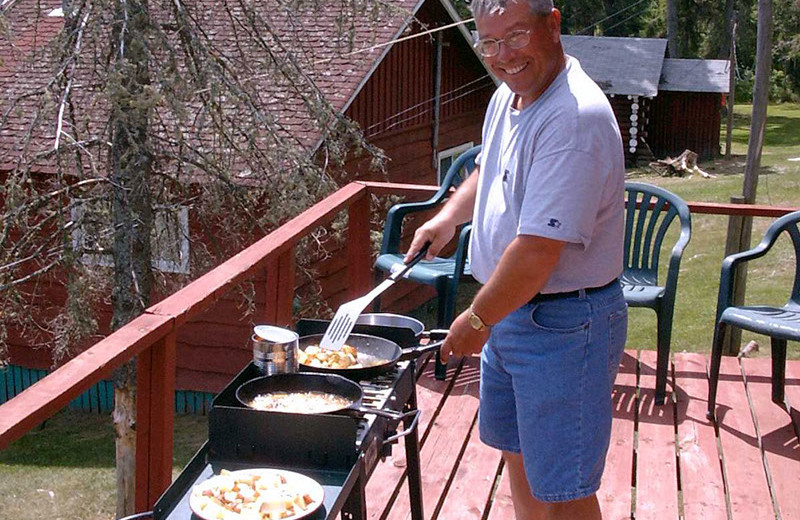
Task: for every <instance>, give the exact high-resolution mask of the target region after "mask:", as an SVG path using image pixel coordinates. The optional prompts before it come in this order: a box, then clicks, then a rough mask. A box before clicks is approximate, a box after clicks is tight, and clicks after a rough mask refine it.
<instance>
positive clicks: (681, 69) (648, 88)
mask: <svg viewBox="0 0 800 520" xmlns="http://www.w3.org/2000/svg"><path fill="white" fill-rule="evenodd" d="M561 38H562V41H563V43H564V50H565V51H566V52H567V54H570V55H572V56H575V57H576V58H578V60H579V61H580V62H581V65H582V66H583V68H584V70H586V73H587V74H589V76H591V78H592V79H593V80H595V82H597V84H598V85H600V87H601V88H602V89H603V92H605V93H606V95H607V96H608V97H609V99H610V101H611V105H612V107H613V108H614V113H615V114H616V115H617V121H618V123H619V127H620V131H621V133H622V141H623V144H624V145H625V156H626V162H627V163H628V164H629V165H635V164H636V163H638V162H645V163H647V162H650V161H652V160H655V159H662V158H664V157H666V156H668V155H669V156H673V157H674V156H677V155H679V154H680V153H682V152H683V151H684V150H686V149H689V150H692V151H693V152H696V153H697V154H698V155H699V156H700V158H701V159H710V158H713V157H717V156H718V155H719V154H720V149H719V135H720V118H721V108H722V106H723V105H724V103H723V100H724V97H723V96H724V95H726V94H728V90H729V86H728V85H729V82H728V78H729V74H730V64H729V62H728V61H726V60H698V59H670V58H666V50H667V41H666V40H665V39H662V38H621V37H608V36H602V37H601V36H568V35H564V36H562V37H561Z"/></svg>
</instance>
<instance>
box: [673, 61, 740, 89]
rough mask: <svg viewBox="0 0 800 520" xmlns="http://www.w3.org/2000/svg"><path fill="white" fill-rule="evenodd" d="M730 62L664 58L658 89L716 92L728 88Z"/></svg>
mask: <svg viewBox="0 0 800 520" xmlns="http://www.w3.org/2000/svg"><path fill="white" fill-rule="evenodd" d="M729 81H730V62H729V61H728V60H687V59H671V58H667V59H665V60H664V67H663V68H662V69H661V81H659V83H658V88H659V90H673V91H680V92H717V93H722V94H727V93H728V92H729V90H730V83H729Z"/></svg>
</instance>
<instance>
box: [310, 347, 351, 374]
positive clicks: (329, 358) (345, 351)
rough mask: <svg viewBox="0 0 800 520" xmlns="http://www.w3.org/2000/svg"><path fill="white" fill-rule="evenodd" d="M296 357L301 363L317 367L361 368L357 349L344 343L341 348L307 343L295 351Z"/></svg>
mask: <svg viewBox="0 0 800 520" xmlns="http://www.w3.org/2000/svg"><path fill="white" fill-rule="evenodd" d="M297 359H298V361H299V362H300V364H302V365H306V366H311V367H318V368H361V364H360V363H359V362H358V350H356V348H355V347H352V346H350V345H344V346H343V347H342V349H341V350H327V349H323V348H321V347H319V345H309V346H307V347H306V348H305V349H300V350H299V351H298V352H297Z"/></svg>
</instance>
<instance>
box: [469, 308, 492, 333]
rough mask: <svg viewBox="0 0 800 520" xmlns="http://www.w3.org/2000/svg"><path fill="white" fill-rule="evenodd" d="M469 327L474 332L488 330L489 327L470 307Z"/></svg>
mask: <svg viewBox="0 0 800 520" xmlns="http://www.w3.org/2000/svg"><path fill="white" fill-rule="evenodd" d="M469 326H470V327H472V328H473V329H475V330H479V331H484V330H488V329H489V325H486V323H484V322H483V320H482V319H481V317H480V316H478V315H477V314H475V311H474V310H472V305H470V306H469Z"/></svg>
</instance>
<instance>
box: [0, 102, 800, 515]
mask: <svg viewBox="0 0 800 520" xmlns="http://www.w3.org/2000/svg"><path fill="white" fill-rule="evenodd" d="M749 114H750V107H749V106H740V107H737V110H736V117H735V128H734V133H733V153H734V156H733V158H732V159H731V160H727V161H726V160H717V161H714V162H711V163H704V164H701V165H700V166H701V167H702V168H703V169H704V170H706V171H709V172H710V173H713V174H715V175H717V177H716V178H714V179H704V178H701V177H699V176H695V177H692V178H666V177H659V176H657V175H654V174H652V173H649V172H646V171H633V172H630V173H629V176H630V178H631V179H636V180H638V181H642V182H650V183H653V184H658V185H660V186H663V187H665V188H667V189H669V190H671V191H674V192H675V193H677V194H679V195H680V196H681V197H683V198H684V199H685V200H687V201H709V202H727V201H728V200H729V199H730V197H731V196H732V195H740V194H741V191H742V184H743V177H744V175H743V174H744V158H745V155H746V151H747V134H748V130H749ZM768 121H769V124H768V126H767V131H766V142H765V147H764V151H763V157H762V174H761V177H760V180H759V186H758V202H759V203H763V204H774V205H781V206H800V161H791V160H790V159H794V158H800V105H797V104H795V105H778V106H772V107H770V110H769V118H768ZM724 135H725V134H724V126H723V133H722V140H723V142H724ZM768 224H769V220H768V219H757V220H756V223H755V230H754V232H753V236H754V243H756V242H757V241H758V240H760V238H761V236H762V235H763V232H764V230H765V229H766V227H767V225H768ZM726 228H727V219H726V218H725V217H721V216H702V215H695V216H694V218H693V235H692V240H691V242H690V244H689V246H688V248H687V249H686V251H685V253H684V258H683V262H682V266H681V274H680V279H679V282H678V285H679V295H678V301H677V307H676V311H675V320H674V328H673V346H672V349H673V352H679V351H683V350H686V351H692V352H708V350H709V346H710V343H711V335H712V328H713V322H714V312H715V305H716V295H717V285H718V280H719V266H720V262H721V260H722V257H723V252H724V251H723V248H724V243H725V234H726ZM785 242H788V240H786V241H785ZM781 245H782V247H780V248H779V249H778V250H777V251H776V252H775V253H773V254H771V255H770V256H769V257H768V258H766V259H763V260H762V261H759V262H758V263H757V264H753V267H752V269H751V270H750V271H749V280H750V281H751V282H752V285H751V287H750V289H749V290H748V301H756V300H758V301H771V302H775V303H779V302H780V303H783V302H784V301H785V300H786V297H787V295H788V291H789V288H788V287H789V285H790V281H791V276H792V275H793V273H792V271H793V267H794V265H793V263H791V262H790V259H791V258H793V253H792V252H791V250H790V249H789V247H788V244H787V243H784V244H781ZM475 290H476V284H467V285H466V286H465V290H463V291H461V294H460V295H459V307H460V308H462V309H463V308H465V307H466V306H467V305H468V303H469V301H470V299H471V297H472V295H473V294H474V292H475ZM414 314H415V315H416V316H417V317H418V318H420V319H422V320H423V321H424V322H425V323H426V325H428V326H429V327H432V326H433V325H435V323H434V322H435V302H431V303H430V304H427V305H425V306H423V307H421V308H420V309H418V310H417V312H415V313H414ZM752 338H753V336H752V335H748V334H747V333H745V334H744V336H743V341H745V342H747V341H748V340H749V339H752ZM756 339H758V340H759V343H760V344H761V345H762V352H761V354H760V355H767V354H768V352H769V348H768V346H769V343H768V341H765V340H763V339H760V338H756ZM628 344H629V345H630V346H631V347H636V348H639V347H641V348H655V314H654V313H653V312H652V311H649V310H647V309H632V310H631V321H630V327H629V341H628ZM790 356H791V357H793V358H800V350H799V349H798V346H797V345H796V344H790ZM206 437H207V418H206V417H203V416H185V415H184V416H177V417H176V421H175V458H174V461H173V462H174V473H175V474H177V472H178V471H179V470H180V468H182V467H183V466H184V465H185V464H186V463H187V462H188V460H189V458H190V457H191V455H192V454H193V453H194V452H195V451H196V450H197V449H198V448H199V447H200V445H201V444H202V442H203V441H204V440H205V438H206ZM114 493H115V472H114V433H113V430H112V428H111V420H110V417H109V416H108V415H93V414H85V413H78V412H72V411H64V412H61V413H59V414H57V415H56V416H55V417H53V418H52V419H50V420H48V421H47V422H46V423H45V425H44V427H43V428H39V429H35V430H34V431H32V432H30V433H28V434H27V435H26V436H25V437H23V438H22V439H21V440H19V441H17V442H15V443H14V444H13V445H12V446H11V447H10V448H9V449H7V450H5V451H3V452H0V518H2V519H6V518H8V519H12V518H13V519H15V520H40V519H42V518H48V519H53V520H56V519H70V520H71V519H76V520H77V519H80V520H94V519H110V518H113V517H114V510H115V496H114Z"/></svg>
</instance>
